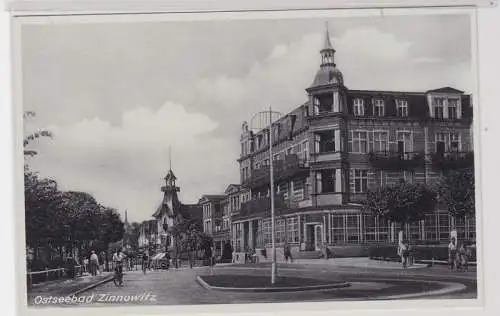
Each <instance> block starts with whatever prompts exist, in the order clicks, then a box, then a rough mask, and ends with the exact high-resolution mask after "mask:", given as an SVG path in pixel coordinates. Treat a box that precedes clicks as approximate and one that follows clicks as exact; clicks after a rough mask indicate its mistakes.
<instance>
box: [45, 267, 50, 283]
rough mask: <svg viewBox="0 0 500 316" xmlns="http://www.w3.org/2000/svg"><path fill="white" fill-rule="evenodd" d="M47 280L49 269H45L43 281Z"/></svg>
mask: <svg viewBox="0 0 500 316" xmlns="http://www.w3.org/2000/svg"><path fill="white" fill-rule="evenodd" d="M48 280H49V268H48V267H45V281H48Z"/></svg>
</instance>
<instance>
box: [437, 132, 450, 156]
mask: <svg viewBox="0 0 500 316" xmlns="http://www.w3.org/2000/svg"><path fill="white" fill-rule="evenodd" d="M447 140H448V137H447V135H446V134H445V133H436V153H438V154H444V152H445V151H446V147H447V146H446V143H447V142H448V141H447Z"/></svg>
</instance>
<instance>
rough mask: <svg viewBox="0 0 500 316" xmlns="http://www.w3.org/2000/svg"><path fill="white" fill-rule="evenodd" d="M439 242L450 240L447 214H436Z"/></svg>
mask: <svg viewBox="0 0 500 316" xmlns="http://www.w3.org/2000/svg"><path fill="white" fill-rule="evenodd" d="M438 225H439V227H438V229H439V240H445V241H447V240H449V239H450V216H449V214H448V213H438Z"/></svg>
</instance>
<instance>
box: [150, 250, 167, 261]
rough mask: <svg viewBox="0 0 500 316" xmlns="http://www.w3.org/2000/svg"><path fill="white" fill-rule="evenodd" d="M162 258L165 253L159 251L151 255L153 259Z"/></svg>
mask: <svg viewBox="0 0 500 316" xmlns="http://www.w3.org/2000/svg"><path fill="white" fill-rule="evenodd" d="M163 258H165V253H164V252H160V253H158V254H156V255H154V256H153V260H161V259H163Z"/></svg>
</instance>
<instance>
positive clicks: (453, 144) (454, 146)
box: [450, 133, 460, 152]
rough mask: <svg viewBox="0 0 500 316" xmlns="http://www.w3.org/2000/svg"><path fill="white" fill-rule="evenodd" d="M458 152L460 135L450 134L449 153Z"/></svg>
mask: <svg viewBox="0 0 500 316" xmlns="http://www.w3.org/2000/svg"><path fill="white" fill-rule="evenodd" d="M459 150H460V135H459V134H457V133H450V151H455V152H457V151H459Z"/></svg>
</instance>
